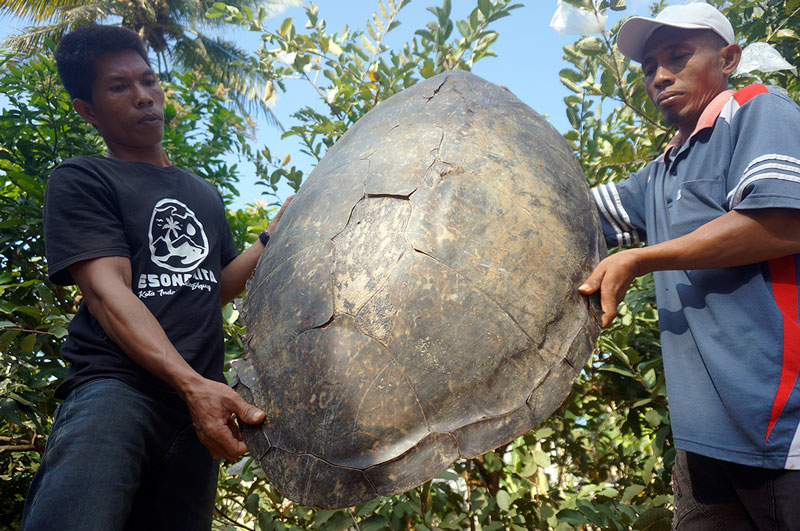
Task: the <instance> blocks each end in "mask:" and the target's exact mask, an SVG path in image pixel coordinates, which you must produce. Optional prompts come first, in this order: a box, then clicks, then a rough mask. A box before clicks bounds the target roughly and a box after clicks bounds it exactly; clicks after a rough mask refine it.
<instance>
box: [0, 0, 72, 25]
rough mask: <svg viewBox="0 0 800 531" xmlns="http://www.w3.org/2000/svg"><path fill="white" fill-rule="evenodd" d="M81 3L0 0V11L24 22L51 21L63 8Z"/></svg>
mask: <svg viewBox="0 0 800 531" xmlns="http://www.w3.org/2000/svg"><path fill="white" fill-rule="evenodd" d="M79 5H81V2H80V0H33V1H31V0H28V1H25V0H0V11H3V12H4V14H7V15H13V16H15V17H18V18H20V19H22V20H23V21H25V22H32V23H38V22H46V23H47V22H53V19H54V18H58V16H59V12H60V11H61V10H63V9H64V8H70V7H75V6H79Z"/></svg>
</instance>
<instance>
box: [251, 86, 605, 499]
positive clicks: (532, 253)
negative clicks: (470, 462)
mask: <svg viewBox="0 0 800 531" xmlns="http://www.w3.org/2000/svg"><path fill="white" fill-rule="evenodd" d="M604 254H605V244H604V243H603V242H602V241H601V239H600V229H599V221H598V219H597V214H596V212H595V207H594V206H593V203H592V202H591V200H590V197H589V191H588V188H587V185H586V182H585V179H584V176H583V174H582V172H581V170H580V167H579V166H578V164H577V161H576V160H575V157H574V156H573V155H572V153H571V152H570V149H569V147H568V146H567V144H566V143H565V142H564V140H563V139H562V138H561V136H560V135H559V134H558V133H557V132H556V131H555V129H553V127H552V126H550V125H549V124H548V123H547V122H546V121H545V120H544V119H543V118H542V117H541V116H540V115H538V114H537V113H536V112H534V111H533V110H532V109H531V108H529V107H528V106H526V105H525V104H523V103H522V102H520V101H519V100H518V99H517V98H516V97H514V96H513V95H512V94H511V93H510V92H508V91H507V90H505V89H503V88H501V87H499V86H497V85H494V84H491V83H488V82H487V81H484V80H483V79H481V78H479V77H477V76H475V75H472V74H469V73H466V72H461V71H453V72H447V73H444V74H441V75H438V76H436V77H433V78H431V79H428V80H427V81H424V82H421V83H419V84H417V85H416V86H414V87H412V88H409V89H407V90H404V91H403V92H401V93H399V94H397V95H395V96H393V97H391V98H389V99H388V100H386V101H385V102H383V103H381V104H380V105H378V106H377V107H375V108H374V109H373V110H372V111H370V112H369V113H368V114H367V115H366V116H364V117H363V118H362V119H361V120H359V121H358V123H356V124H355V125H354V126H353V127H352V128H351V129H350V130H349V131H348V132H347V133H346V134H345V135H344V136H342V138H341V139H340V140H339V141H338V142H337V143H336V144H335V145H334V146H333V147H331V148H330V150H329V151H328V153H327V154H326V155H325V157H324V158H323V159H322V160H321V161H320V163H319V165H318V166H317V167H316V169H315V170H314V171H313V172H312V173H311V175H310V176H309V177H308V179H307V181H306V182H305V183H304V184H303V186H302V187H301V188H300V190H299V192H298V193H297V195H296V197H295V199H294V201H293V202H292V204H291V205H290V207H289V208H288V209H287V210H286V212H285V214H284V216H283V218H282V219H281V222H280V224H279V226H278V229H277V231H276V233H275V235H274V236H273V237H272V239H271V240H270V242H269V245H268V246H267V249H266V251H265V252H264V254H263V256H262V257H261V259H260V261H259V263H258V267H257V269H256V271H255V273H254V276H253V278H252V279H251V281H250V283H249V288H248V294H247V298H246V302H245V305H244V315H245V321H246V324H247V357H246V359H245V360H242V361H240V362H238V363H237V364H236V369H237V371H238V376H239V380H240V381H239V383H238V384H237V385H236V388H237V390H238V391H239V392H240V393H241V394H242V396H244V397H245V398H246V399H247V400H248V401H250V402H252V403H253V404H255V405H256V406H258V407H260V408H263V409H264V410H265V411H266V413H267V420H266V422H264V423H263V425H261V426H257V427H249V426H245V427H244V430H243V431H244V438H245V441H246V443H247V445H248V446H249V448H250V451H251V452H252V454H253V455H254V456H255V458H256V459H259V460H260V461H261V464H262V466H263V468H264V470H265V471H266V473H267V476H268V477H269V479H270V481H271V482H272V484H273V485H274V486H275V487H276V488H277V489H278V490H279V491H281V492H282V493H283V494H284V495H285V496H286V497H288V498H290V499H292V500H294V501H297V502H300V503H303V504H307V505H312V506H319V507H325V508H338V507H346V506H351V505H356V504H359V503H362V502H364V501H366V500H369V499H371V498H374V497H375V496H378V495H381V496H389V495H393V494H396V493H399V492H403V491H405V490H408V489H410V488H413V487H415V486H417V485H419V484H420V483H422V482H424V481H427V480H428V479H430V478H432V477H435V476H437V475H438V474H440V473H441V472H442V471H443V470H445V469H446V468H447V467H448V466H449V465H450V464H451V463H452V462H453V461H454V460H455V459H458V458H459V457H475V456H479V455H481V454H483V453H485V452H487V451H489V450H492V449H493V448H496V447H498V446H500V445H502V444H505V443H507V442H508V441H510V440H512V439H514V438H515V437H517V436H519V435H521V434H523V433H525V432H526V431H528V430H530V429H531V428H532V427H533V426H535V425H536V424H537V423H539V422H540V421H542V420H543V419H545V418H546V417H547V416H548V415H550V414H551V413H552V412H553V410H554V409H556V407H558V406H559V405H560V404H561V402H562V401H563V400H564V398H565V397H566V395H567V393H568V392H569V389H570V387H571V385H572V381H573V380H574V378H575V376H576V375H577V373H578V371H580V370H581V368H582V367H583V365H584V364H585V363H586V361H587V358H588V356H589V355H590V353H591V351H592V347H593V345H594V342H595V340H596V338H597V333H598V325H597V320H596V318H595V316H594V313H593V312H594V309H593V308H591V306H592V305H593V304H594V303H590V302H589V301H588V300H587V299H585V298H584V297H582V296H581V295H580V294H579V293H578V292H577V290H576V287H577V286H578V285H579V284H580V283H581V281H582V280H583V279H585V278H586V277H587V276H588V274H589V273H590V272H591V270H592V268H593V266H594V265H595V264H596V263H597V261H598V259H599V257H600V256H601V255H604ZM590 310H591V311H590Z"/></svg>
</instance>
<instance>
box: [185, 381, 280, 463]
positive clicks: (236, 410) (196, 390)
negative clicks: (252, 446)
mask: <svg viewBox="0 0 800 531" xmlns="http://www.w3.org/2000/svg"><path fill="white" fill-rule="evenodd" d="M184 400H186V403H187V404H188V405H189V411H190V412H191V414H192V419H194V427H195V430H197V436H198V438H199V439H200V442H202V443H203V444H204V445H205V446H206V448H208V451H209V452H210V453H211V456H212V457H214V458H215V459H216V458H218V457H224V458H225V459H228V460H229V461H233V460H235V459H236V458H237V457H239V456H240V455H242V454H243V453H244V452H245V451H246V450H247V446H245V444H244V443H243V442H242V435H241V433H239V427H238V426H237V425H236V421H235V420H234V418H233V415H236V417H238V418H239V419H241V420H242V421H243V422H246V423H248V424H258V423H260V422H263V421H264V419H265V418H266V414H265V413H264V412H263V411H261V410H260V409H258V408H257V407H255V406H252V405H250V404H248V403H247V402H246V401H245V400H244V399H243V398H242V397H241V396H239V394H238V393H237V392H236V391H234V390H233V389H231V388H230V387H228V386H227V385H225V384H223V383H220V382H215V381H213V380H207V379H202V380H201V381H199V382H198V383H196V384H195V385H192V386H191V388H190V389H189V390H188V391H187V392H186V393H185V394H184Z"/></svg>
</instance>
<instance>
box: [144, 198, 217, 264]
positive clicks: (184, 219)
mask: <svg viewBox="0 0 800 531" xmlns="http://www.w3.org/2000/svg"><path fill="white" fill-rule="evenodd" d="M149 239H150V258H151V259H152V260H153V262H154V263H156V264H157V265H159V266H161V267H163V268H164V269H168V270H169V271H174V272H176V273H189V272H191V271H194V270H195V269H196V268H197V266H198V265H200V263H201V262H202V261H203V260H205V259H206V257H207V256H208V238H207V237H206V233H205V231H204V230H203V224H202V223H200V220H198V219H197V216H195V214H194V212H192V210H191V209H190V208H189V207H187V206H186V205H185V204H183V203H182V202H180V201H178V200H177V199H171V198H165V199H162V200H161V201H159V202H158V203H156V206H155V207H154V208H153V214H152V216H151V217H150V235H149Z"/></svg>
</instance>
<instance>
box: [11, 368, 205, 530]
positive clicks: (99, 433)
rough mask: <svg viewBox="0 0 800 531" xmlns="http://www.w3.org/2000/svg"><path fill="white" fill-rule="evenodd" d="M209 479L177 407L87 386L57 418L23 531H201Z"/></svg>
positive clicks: (111, 387)
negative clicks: (134, 530)
mask: <svg viewBox="0 0 800 531" xmlns="http://www.w3.org/2000/svg"><path fill="white" fill-rule="evenodd" d="M218 470H219V463H218V462H217V461H216V460H215V459H212V458H211V455H210V454H209V453H208V450H207V449H206V447H205V446H203V444H202V443H201V442H200V441H199V439H198V438H197V434H196V433H195V430H194V426H193V425H192V418H191V416H190V415H189V413H188V410H186V408H176V407H175V406H174V405H165V404H163V403H162V402H161V401H159V400H157V399H155V398H153V397H150V396H148V395H146V394H144V393H142V392H141V391H138V390H137V389H134V388H133V387H131V386H129V385H127V384H125V383H123V382H121V381H119V380H114V379H110V378H108V379H100V380H93V381H91V382H87V383H86V384H84V385H82V386H80V387H78V388H76V389H74V390H73V391H72V392H71V393H70V394H69V396H67V399H66V400H65V401H64V403H63V404H61V405H60V406H59V407H58V410H57V411H56V415H55V419H54V421H53V429H52V431H51V433H50V437H49V438H48V440H47V446H46V448H45V452H44V456H43V457H42V463H41V465H40V466H39V470H38V471H37V472H36V475H35V476H34V479H33V483H32V484H31V488H30V491H29V492H28V497H27V498H26V500H25V509H24V511H23V513H22V528H23V529H24V530H31V531H40V530H46V529H59V530H64V531H72V530H87V531H90V530H103V531H106V530H117V529H118V530H122V529H126V530H128V529H143V530H145V529H146V530H156V529H165V530H166V529H170V530H172V529H181V530H184V529H185V530H195V529H197V530H200V529H203V530H208V529H210V528H211V516H212V511H213V508H214V496H215V493H216V486H217V472H218Z"/></svg>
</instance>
